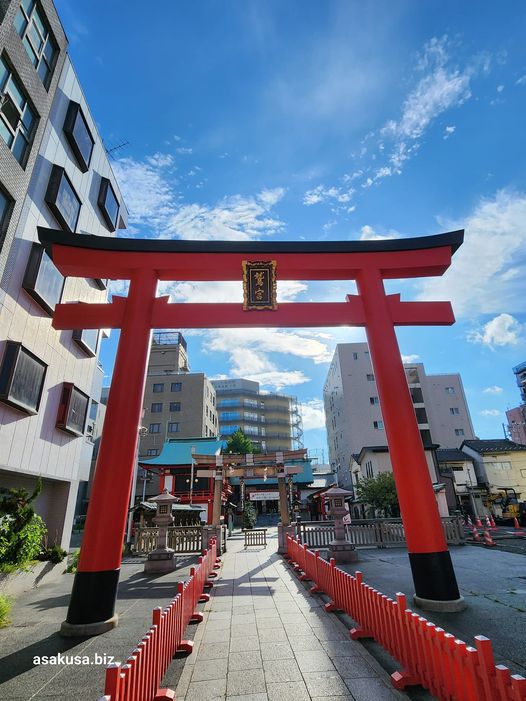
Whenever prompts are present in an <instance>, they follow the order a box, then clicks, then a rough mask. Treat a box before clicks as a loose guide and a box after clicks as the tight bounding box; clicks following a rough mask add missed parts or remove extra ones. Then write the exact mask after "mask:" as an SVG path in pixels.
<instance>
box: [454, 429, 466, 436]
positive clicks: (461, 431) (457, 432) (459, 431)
mask: <svg viewBox="0 0 526 701" xmlns="http://www.w3.org/2000/svg"><path fill="white" fill-rule="evenodd" d="M463 435H464V429H463V428H456V429H455V436H463Z"/></svg>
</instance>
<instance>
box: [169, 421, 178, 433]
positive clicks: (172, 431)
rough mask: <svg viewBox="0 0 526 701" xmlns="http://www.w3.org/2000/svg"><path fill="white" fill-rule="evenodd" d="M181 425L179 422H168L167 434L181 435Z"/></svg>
mask: <svg viewBox="0 0 526 701" xmlns="http://www.w3.org/2000/svg"><path fill="white" fill-rule="evenodd" d="M173 426H177V428H175V429H174V428H173ZM180 427H181V424H180V422H179V421H168V422H167V424H166V432H167V433H180V432H181V428H180Z"/></svg>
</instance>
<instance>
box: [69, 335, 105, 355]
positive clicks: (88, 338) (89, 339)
mask: <svg viewBox="0 0 526 701" xmlns="http://www.w3.org/2000/svg"><path fill="white" fill-rule="evenodd" d="M99 336H100V331H99V329H76V330H75V331H73V340H74V341H75V343H76V344H77V345H78V346H80V347H81V348H82V350H83V351H84V352H85V353H87V354H88V355H90V356H91V357H92V358H93V357H95V356H96V355H97V348H98V346H99Z"/></svg>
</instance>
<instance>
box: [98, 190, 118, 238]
mask: <svg viewBox="0 0 526 701" xmlns="http://www.w3.org/2000/svg"><path fill="white" fill-rule="evenodd" d="M97 203H98V205H99V208H100V211H101V212H102V216H103V217H104V220H105V222H106V224H107V225H108V227H109V228H110V231H115V229H116V228H117V218H118V216H119V200H118V199H117V196H116V194H115V191H114V189H113V187H112V186H111V183H110V181H109V180H108V178H101V182H100V190H99V197H98V199H97Z"/></svg>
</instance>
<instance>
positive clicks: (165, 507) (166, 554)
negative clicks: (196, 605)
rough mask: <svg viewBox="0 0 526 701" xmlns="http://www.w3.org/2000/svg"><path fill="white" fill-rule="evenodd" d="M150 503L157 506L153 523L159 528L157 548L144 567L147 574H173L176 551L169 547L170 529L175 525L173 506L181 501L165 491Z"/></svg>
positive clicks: (152, 498)
mask: <svg viewBox="0 0 526 701" xmlns="http://www.w3.org/2000/svg"><path fill="white" fill-rule="evenodd" d="M148 501H152V502H153V503H154V504H157V513H156V514H155V516H154V517H153V519H152V520H153V522H154V523H155V525H156V526H158V528H159V533H158V534H157V547H156V548H155V550H152V552H151V553H149V555H148V560H147V561H146V563H145V565H144V571H145V572H172V571H173V570H174V569H175V559H174V554H175V550H172V548H169V547H168V528H169V527H170V526H171V525H172V524H173V522H174V518H173V516H172V504H176V503H178V502H180V501H181V500H180V499H179V497H174V496H172V494H170V492H169V491H168V490H167V489H165V490H164V491H163V493H162V494H159V495H158V496H156V497H151V498H150V499H148Z"/></svg>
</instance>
